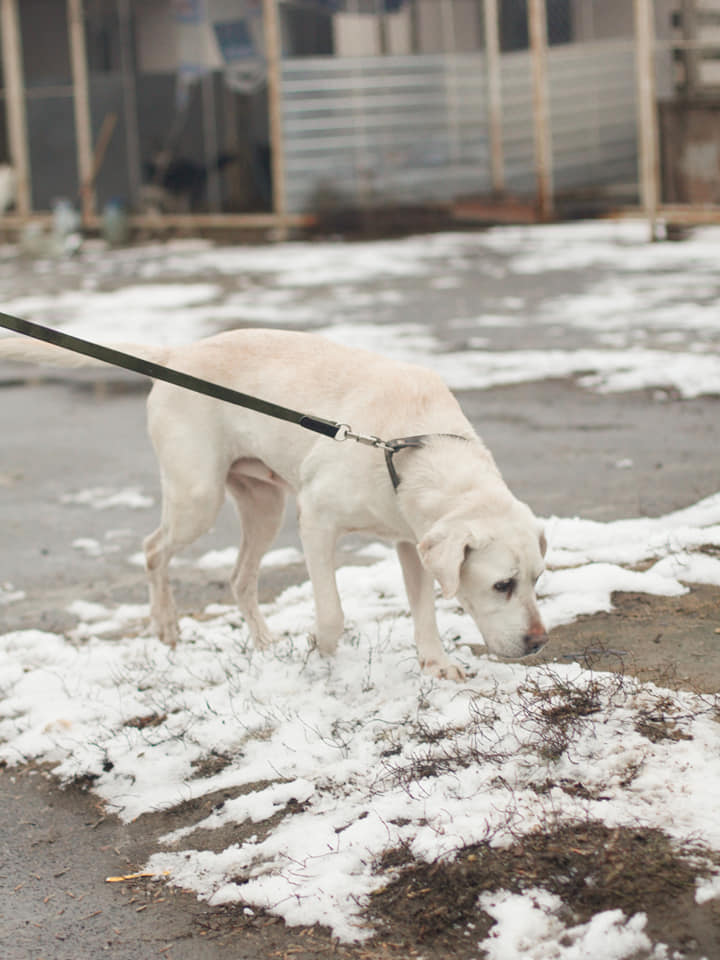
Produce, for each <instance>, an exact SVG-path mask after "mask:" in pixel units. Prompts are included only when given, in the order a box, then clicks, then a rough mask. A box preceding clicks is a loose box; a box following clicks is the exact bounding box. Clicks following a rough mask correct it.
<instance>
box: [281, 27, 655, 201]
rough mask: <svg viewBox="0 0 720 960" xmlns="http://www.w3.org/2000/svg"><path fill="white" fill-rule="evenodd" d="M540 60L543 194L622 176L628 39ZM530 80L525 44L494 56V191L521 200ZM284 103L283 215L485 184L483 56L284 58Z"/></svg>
mask: <svg viewBox="0 0 720 960" xmlns="http://www.w3.org/2000/svg"><path fill="white" fill-rule="evenodd" d="M547 68H548V73H547V77H548V92H549V101H550V117H551V130H552V169H553V178H554V187H555V190H556V191H564V190H569V189H578V188H590V187H606V186H608V185H611V186H612V185H628V184H630V185H632V184H634V183H635V182H636V179H637V145H636V144H637V136H636V104H635V82H634V69H635V67H634V47H633V42H632V40H626V39H620V40H608V41H604V42H593V43H578V44H564V45H561V46H556V47H552V48H550V50H549V52H548V58H547ZM532 76H533V74H532V63H531V53H530V52H529V51H527V50H526V51H518V52H513V53H507V54H503V55H502V56H501V58H500V87H501V96H502V127H501V135H502V155H503V168H504V186H505V189H506V190H507V191H509V192H512V193H515V194H519V195H529V194H532V192H533V191H534V189H535V178H536V158H535V139H534V123H533V109H534V91H533V80H532ZM282 101H283V114H284V122H283V138H284V147H285V165H286V166H285V174H286V183H287V202H288V209H289V210H292V211H296V212H298V211H302V210H313V209H317V208H318V206H320V207H322V206H328V205H331V204H333V203H334V204H340V205H346V206H356V205H367V204H372V203H399V204H403V203H411V204H423V203H424V204H429V203H447V202H450V201H452V200H454V199H455V198H457V197H459V196H463V195H482V194H488V193H491V192H492V191H493V186H494V185H493V177H492V167H491V131H490V121H489V113H488V80H487V60H486V57H485V55H484V54H482V53H469V54H429V55H416V56H405V57H390V56H385V57H371V58H361V57H346V58H336V57H332V58H331V57H327V58H326V57H323V58H307V57H304V58H296V59H292V60H286V61H284V62H283V66H282ZM631 189H632V188H631Z"/></svg>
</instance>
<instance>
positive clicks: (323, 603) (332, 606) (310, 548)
mask: <svg viewBox="0 0 720 960" xmlns="http://www.w3.org/2000/svg"><path fill="white" fill-rule="evenodd" d="M300 538H301V540H302V544H303V550H304V551H305V562H306V563H307V568H308V573H309V574H310V582H311V583H312V588H313V593H314V595H315V642H316V643H317V647H318V650H319V651H320V653H322V654H324V655H325V656H330V655H332V654H333V653H335V651H336V650H337V645H338V640H339V639H340V637H341V636H342V632H343V628H344V625H345V617H344V615H343V610H342V605H341V603H340V594H339V593H338V589H337V583H336V581H335V542H336V540H337V531H336V530H335V528H334V526H332V525H329V522H328V518H327V516H318V515H317V514H315V513H314V511H310V510H308V507H307V506H306V505H301V507H300Z"/></svg>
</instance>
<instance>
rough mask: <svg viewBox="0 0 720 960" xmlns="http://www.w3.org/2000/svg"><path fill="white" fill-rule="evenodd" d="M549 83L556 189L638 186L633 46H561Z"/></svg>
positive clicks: (628, 42) (554, 57)
mask: <svg viewBox="0 0 720 960" xmlns="http://www.w3.org/2000/svg"><path fill="white" fill-rule="evenodd" d="M548 81H549V86H550V113H551V125H552V143H553V167H554V171H553V176H554V181H555V189H556V190H567V189H572V188H577V187H590V186H606V185H609V184H619V183H631V182H633V181H635V180H636V179H637V133H636V129H637V117H636V107H635V104H636V96H635V51H634V44H633V41H632V40H626V41H615V42H613V43H597V44H593V43H586V44H572V45H570V46H564V47H555V48H553V49H552V50H551V52H550V56H549V58H548Z"/></svg>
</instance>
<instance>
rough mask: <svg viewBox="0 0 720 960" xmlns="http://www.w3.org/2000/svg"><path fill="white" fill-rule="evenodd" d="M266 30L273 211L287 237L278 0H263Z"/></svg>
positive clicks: (282, 235) (284, 235) (283, 236)
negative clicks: (285, 225) (284, 224)
mask: <svg viewBox="0 0 720 960" xmlns="http://www.w3.org/2000/svg"><path fill="white" fill-rule="evenodd" d="M263 29H264V35H265V62H266V63H267V74H268V75H267V85H268V116H269V127H270V155H271V169H272V206H273V213H275V214H276V215H277V217H279V218H280V220H279V223H280V224H281V226H280V227H279V237H278V239H281V240H282V239H285V237H286V235H287V229H286V228H285V227H284V226H282V224H283V223H284V218H285V216H286V214H287V191H286V187H285V140H284V137H283V111H282V40H281V37H280V22H279V18H278V0H263Z"/></svg>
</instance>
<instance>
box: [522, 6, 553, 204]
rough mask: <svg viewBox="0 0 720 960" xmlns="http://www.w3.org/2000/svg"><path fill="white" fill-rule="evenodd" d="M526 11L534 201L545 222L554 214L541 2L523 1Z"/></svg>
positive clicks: (544, 21) (543, 21)
mask: <svg viewBox="0 0 720 960" xmlns="http://www.w3.org/2000/svg"><path fill="white" fill-rule="evenodd" d="M527 11H528V31H529V34H530V53H531V56H532V82H533V129H534V132H535V182H536V199H537V205H538V213H539V215H540V219H541V220H549V219H550V218H551V217H552V215H553V212H554V198H553V162H552V133H551V130H550V101H549V95H548V81H547V45H548V41H547V15H546V11H545V0H527Z"/></svg>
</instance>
